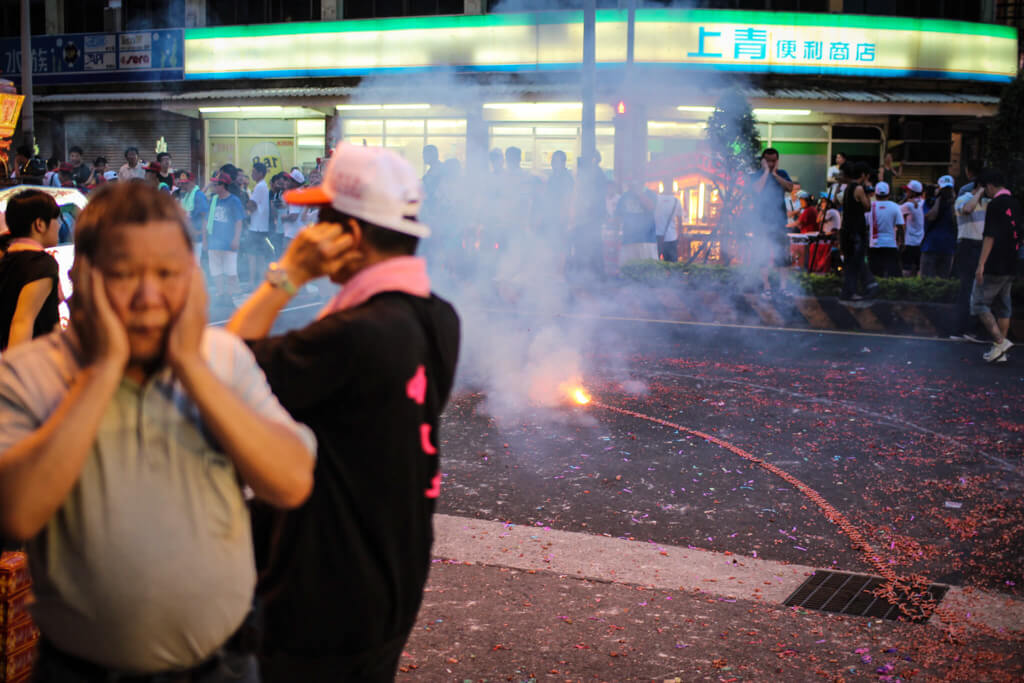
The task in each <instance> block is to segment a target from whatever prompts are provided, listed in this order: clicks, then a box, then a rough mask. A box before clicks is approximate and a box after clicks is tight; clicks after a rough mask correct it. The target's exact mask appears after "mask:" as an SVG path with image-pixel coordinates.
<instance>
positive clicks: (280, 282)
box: [264, 261, 298, 296]
mask: <svg viewBox="0 0 1024 683" xmlns="http://www.w3.org/2000/svg"><path fill="white" fill-rule="evenodd" d="M264 277H265V278H266V280H267V283H269V284H270V286H271V287H275V288H277V289H280V290H281V291H282V292H284V293H285V294H287V295H289V296H294V295H295V292H297V291H298V290H297V289H296V287H295V283H294V282H292V281H291V279H290V278H289V277H288V271H286V270H285V269H284V268H283V267H282V266H281V264H280V263H279V262H278V261H274V262H273V263H271V264H270V265H269V266H267V273H266V275H265V276H264Z"/></svg>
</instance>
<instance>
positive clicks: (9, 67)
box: [0, 29, 185, 85]
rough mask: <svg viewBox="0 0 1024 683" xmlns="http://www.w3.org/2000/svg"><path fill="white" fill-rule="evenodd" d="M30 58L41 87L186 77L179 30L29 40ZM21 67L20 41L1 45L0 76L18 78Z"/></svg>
mask: <svg viewBox="0 0 1024 683" xmlns="http://www.w3.org/2000/svg"><path fill="white" fill-rule="evenodd" d="M31 59H32V65H31V66H32V79H33V81H34V82H36V83H39V84H42V85H47V84H57V83H106V82H123V81H175V80H181V79H182V78H184V73H185V37H184V32H183V31H182V29H160V30H153V31H135V32H129V33H69V34H64V35H56V36H33V37H32V51H31ZM22 66H23V65H22V53H21V43H20V41H19V39H17V38H4V39H2V40H0V68H2V69H3V71H2V72H0V73H2V75H3V76H4V77H7V78H15V79H16V77H20V75H21V71H22Z"/></svg>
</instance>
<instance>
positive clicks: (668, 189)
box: [654, 181, 683, 263]
mask: <svg viewBox="0 0 1024 683" xmlns="http://www.w3.org/2000/svg"><path fill="white" fill-rule="evenodd" d="M682 220H683V206H682V204H680V203H679V198H678V197H676V196H675V195H674V194H672V181H666V182H665V183H664V184H663V185H662V189H661V194H659V195H658V200H657V202H656V203H655V205H654V236H655V237H656V238H657V239H658V256H660V257H661V258H662V259H664V260H665V261H669V262H672V263H675V262H676V261H678V260H679V226H680V224H681V223H682Z"/></svg>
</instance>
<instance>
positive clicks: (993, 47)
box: [185, 9, 1017, 82]
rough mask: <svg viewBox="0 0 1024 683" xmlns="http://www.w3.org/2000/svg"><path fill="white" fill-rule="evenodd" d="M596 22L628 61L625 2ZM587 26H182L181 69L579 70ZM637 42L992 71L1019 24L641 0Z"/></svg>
mask: <svg viewBox="0 0 1024 683" xmlns="http://www.w3.org/2000/svg"><path fill="white" fill-rule="evenodd" d="M595 31H596V59H597V65H598V67H599V68H601V67H615V66H621V65H622V64H624V63H625V61H626V54H627V46H626V36H627V22H626V12H625V11H624V10H600V11H598V13H597V23H596V27H595ZM582 32H583V26H582V15H581V13H580V12H560V11H557V12H519V13H499V14H486V15H457V16H430V17H396V18H393V19H374V20H358V21H335V22H331V21H324V22H308V23H302V22H297V23H291V24H264V25H253V26H226V27H215V28H197V29H188V30H186V32H185V55H186V59H185V78H186V79H211V78H221V79H230V78H299V77H330V76H358V75H365V74H371V73H383V72H394V71H403V70H414V71H424V70H430V69H446V70H447V69H454V70H456V71H501V72H534V71H539V70H545V71H549V70H575V69H579V68H580V67H581V62H582V58H583V49H582ZM634 45H635V53H634V59H635V61H636V63H637V64H638V65H650V66H659V67H673V68H681V69H701V70H712V71H714V70H717V71H730V72H741V73H780V74H806V75H815V76H854V77H868V78H876V77H880V78H929V79H938V78H941V79H960V80H980V81H993V82H1009V81H1011V80H1013V78H1015V77H1016V74H1017V30H1016V29H1015V28H1013V27H1011V26H1002V25H997V24H982V23H977V22H968V21H946V20H938V19H912V18H904V17H889V16H867V15H852V14H814V13H809V12H764V11H743V10H704V9H693V10H685V9H641V10H637V12H636V38H635V41H634ZM225 54H230V55H232V59H231V60H225V59H224V55H225Z"/></svg>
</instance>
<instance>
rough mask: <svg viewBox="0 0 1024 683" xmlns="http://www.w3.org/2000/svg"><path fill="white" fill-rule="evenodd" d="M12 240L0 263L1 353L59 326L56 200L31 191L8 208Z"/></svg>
mask: <svg viewBox="0 0 1024 683" xmlns="http://www.w3.org/2000/svg"><path fill="white" fill-rule="evenodd" d="M5 219H6V221H7V227H8V229H9V230H10V234H9V235H6V236H5V237H7V240H6V244H5V247H4V249H5V251H6V253H5V254H4V256H3V258H0V350H6V349H7V348H9V347H11V346H15V345H16V344H20V343H22V342H27V341H29V340H31V339H34V338H35V337H38V336H41V335H44V334H47V333H49V332H51V331H52V330H53V329H54V328H55V327H56V326H57V324H58V323H59V322H60V314H59V313H58V311H57V306H58V305H59V303H60V299H61V296H60V278H59V274H58V267H57V261H56V260H55V259H54V258H53V257H52V256H50V255H49V254H47V253H46V252H45V251H44V249H48V248H51V247H55V246H57V243H58V234H59V232H60V208H59V207H58V206H57V202H55V201H54V199H53V197H51V196H50V195H48V194H46V193H45V192H40V191H39V190H26V191H25V192H21V193H19V194H17V195H15V196H14V197H11V199H10V201H8V202H7V212H6V214H5Z"/></svg>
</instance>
